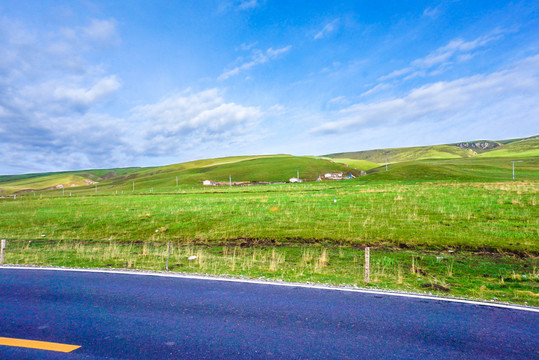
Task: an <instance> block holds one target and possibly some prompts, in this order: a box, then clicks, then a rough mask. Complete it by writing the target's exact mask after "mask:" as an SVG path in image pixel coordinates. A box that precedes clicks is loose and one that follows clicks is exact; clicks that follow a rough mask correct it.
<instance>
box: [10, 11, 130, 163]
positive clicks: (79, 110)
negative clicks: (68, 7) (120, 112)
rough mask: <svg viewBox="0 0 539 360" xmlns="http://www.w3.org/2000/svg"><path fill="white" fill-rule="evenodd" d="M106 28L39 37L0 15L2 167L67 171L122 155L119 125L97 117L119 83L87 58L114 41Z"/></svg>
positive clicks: (106, 25)
mask: <svg viewBox="0 0 539 360" xmlns="http://www.w3.org/2000/svg"><path fill="white" fill-rule="evenodd" d="M112 23H113V21H112V20H107V21H104V22H101V21H94V22H92V23H90V25H89V26H88V27H87V28H83V27H77V28H63V29H58V30H56V31H48V32H39V31H36V30H35V29H33V28H32V27H30V26H25V25H22V24H20V23H17V22H14V21H12V20H9V19H6V18H0V34H1V35H0V73H1V74H2V75H1V76H0V94H1V95H0V133H2V148H3V150H4V151H5V152H3V154H4V155H5V160H4V161H3V166H4V167H5V168H13V169H17V168H24V166H26V167H27V168H30V169H42V166H44V164H47V166H49V169H44V170H50V168H56V169H68V168H71V169H72V168H81V167H86V166H96V164H99V163H100V162H101V161H104V163H106V164H114V163H115V162H116V161H118V159H119V158H121V155H120V152H118V151H117V150H118V149H119V146H121V144H122V139H121V137H119V136H118V134H119V132H120V131H121V128H120V123H121V120H119V119H116V118H113V117H111V116H108V115H102V114H98V113H96V109H97V108H98V107H99V106H100V105H102V104H104V103H106V102H108V101H109V100H110V99H111V98H112V97H113V96H114V95H115V93H116V92H117V91H118V90H119V88H120V86H121V85H120V80H119V79H118V78H117V77H116V76H115V75H112V74H107V73H106V72H105V71H103V70H102V69H101V67H100V66H99V65H94V64H92V63H91V62H89V61H88V60H87V59H86V58H85V55H86V54H88V53H92V52H93V51H94V50H95V49H96V47H99V46H102V45H103V43H104V42H106V41H108V40H107V39H110V36H114V34H115V31H114V27H113V26H111V24H112ZM22 158H24V161H21V159H22ZM24 164H26V165H24Z"/></svg>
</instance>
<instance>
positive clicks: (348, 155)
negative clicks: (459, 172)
mask: <svg viewBox="0 0 539 360" xmlns="http://www.w3.org/2000/svg"><path fill="white" fill-rule="evenodd" d="M475 156H488V157H508V156H521V157H534V156H539V135H535V136H531V137H527V138H520V139H509V140H498V141H493V140H476V141H464V142H458V143H452V144H443V145H431V146H417V147H405V148H389V149H375V150H364V151H353V152H343V153H333V154H327V155H324V157H326V158H330V159H332V160H334V161H342V162H343V163H344V162H347V161H349V160H363V161H370V162H373V163H377V164H380V165H381V164H384V163H385V162H386V161H387V162H389V163H396V162H403V161H414V160H429V159H458V158H469V157H475Z"/></svg>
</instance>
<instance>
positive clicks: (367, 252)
mask: <svg viewBox="0 0 539 360" xmlns="http://www.w3.org/2000/svg"><path fill="white" fill-rule="evenodd" d="M370 263H371V248H370V247H366V248H365V284H368V283H369V281H370V273H371V264H370Z"/></svg>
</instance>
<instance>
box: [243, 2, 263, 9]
mask: <svg viewBox="0 0 539 360" xmlns="http://www.w3.org/2000/svg"><path fill="white" fill-rule="evenodd" d="M260 3H261V2H260V0H240V2H239V4H238V9H240V10H249V9H254V8H256V7H258V6H260Z"/></svg>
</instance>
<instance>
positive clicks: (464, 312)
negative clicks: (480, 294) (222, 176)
mask: <svg viewBox="0 0 539 360" xmlns="http://www.w3.org/2000/svg"><path fill="white" fill-rule="evenodd" d="M0 337H5V338H16V339H31V340H40V341H47V342H55V343H63V344H72V345H80V346H81V347H80V348H78V349H76V350H74V351H72V352H69V353H59V352H55V351H49V350H38V349H28V348H22V347H13V346H1V345H0V359H6V360H7V359H256V358H260V359H539V313H538V312H531V311H523V310H515V309H506V308H495V307H488V306H482V305H475V304H466V303H456V302H447V301H440V300H427V299H416V298H406V297H396V296H387V295H380V294H365V293H360V292H344V291H334V290H324V289H316V288H303V287H282V286H272V285H260V284H249V283H238V282H223V281H210V280H203V279H182V278H172V277H159V276H137V275H130V274H110V273H92V272H73V271H51V270H23V269H14V268H11V269H0Z"/></svg>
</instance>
